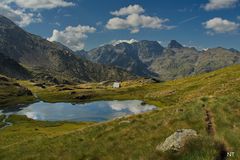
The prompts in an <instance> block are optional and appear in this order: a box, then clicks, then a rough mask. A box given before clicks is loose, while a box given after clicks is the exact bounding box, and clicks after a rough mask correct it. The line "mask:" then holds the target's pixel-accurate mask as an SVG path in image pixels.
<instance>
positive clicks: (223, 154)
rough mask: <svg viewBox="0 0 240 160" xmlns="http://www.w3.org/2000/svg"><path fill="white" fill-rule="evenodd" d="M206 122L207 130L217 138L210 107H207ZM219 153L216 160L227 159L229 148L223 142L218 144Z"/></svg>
mask: <svg viewBox="0 0 240 160" xmlns="http://www.w3.org/2000/svg"><path fill="white" fill-rule="evenodd" d="M204 111H205V123H206V131H207V133H208V135H210V136H212V137H213V139H215V135H216V129H215V125H214V117H213V114H212V112H211V110H210V109H207V108H205V109H204ZM217 149H218V154H217V156H216V157H215V159H214V160H227V153H228V149H227V147H226V145H225V144H224V143H223V142H222V143H221V144H218V148H217Z"/></svg>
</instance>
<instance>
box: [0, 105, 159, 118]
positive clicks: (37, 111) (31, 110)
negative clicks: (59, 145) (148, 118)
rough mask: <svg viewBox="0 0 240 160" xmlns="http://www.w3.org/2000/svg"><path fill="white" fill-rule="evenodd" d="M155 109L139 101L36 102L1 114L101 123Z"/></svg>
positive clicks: (2, 111) (5, 110) (4, 110)
mask: <svg viewBox="0 0 240 160" xmlns="http://www.w3.org/2000/svg"><path fill="white" fill-rule="evenodd" d="M154 109H156V107H155V106H153V105H148V104H144V103H142V101H139V100H127V101H117V100H115V101H95V102H90V103H84V104H72V103H47V102H36V103H33V104H31V105H28V106H25V107H23V106H22V107H16V108H11V109H10V110H9V108H8V109H3V110H0V114H5V115H11V114H16V115H26V116H27V117H28V118H31V119H34V120H42V121H73V122H80V121H86V122H88V121H95V122H101V121H106V120H111V119H114V118H118V117H122V116H126V115H132V114H139V113H142V112H147V111H151V110H154Z"/></svg>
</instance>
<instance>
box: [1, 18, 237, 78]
mask: <svg viewBox="0 0 240 160" xmlns="http://www.w3.org/2000/svg"><path fill="white" fill-rule="evenodd" d="M0 57H1V59H0V74H3V75H6V76H9V77H13V78H20V79H36V80H43V81H50V82H54V83H61V82H100V81H106V80H111V81H121V80H127V79H132V78H136V76H142V77H154V78H158V79H160V80H170V79H176V78H180V77H185V76H189V75H194V74H198V73H202V72H210V71H213V70H217V69H219V68H223V67H226V66H229V65H232V64H238V63H240V53H239V51H237V50H236V49H233V48H231V49H225V48H221V47H218V48H212V49H208V50H205V51H199V50H197V49H196V48H193V47H184V46H183V45H181V44H180V43H179V42H177V41H176V40H172V41H171V42H170V43H169V44H168V46H167V47H163V46H162V45H161V44H159V43H158V42H157V41H148V40H142V41H137V42H133V43H131V44H130V43H126V42H122V43H116V44H107V45H104V46H100V47H98V48H95V49H92V50H90V51H84V50H82V51H77V52H73V51H72V50H71V49H69V48H67V47H66V46H64V45H62V44H61V43H59V42H49V41H48V40H46V39H43V38H41V37H39V36H37V35H33V34H31V33H28V32H26V31H24V30H23V29H22V28H20V27H18V26H17V25H16V24H14V23H13V22H12V21H11V20H9V19H7V18H6V17H4V16H0Z"/></svg>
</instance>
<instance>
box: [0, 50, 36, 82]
mask: <svg viewBox="0 0 240 160" xmlns="http://www.w3.org/2000/svg"><path fill="white" fill-rule="evenodd" d="M0 74H2V75H6V76H8V77H12V78H19V79H29V78H31V75H30V73H29V72H28V71H27V69H25V68H24V67H23V66H21V65H20V64H18V63H17V62H16V61H15V60H13V59H11V58H9V57H7V56H5V55H4V54H2V53H0Z"/></svg>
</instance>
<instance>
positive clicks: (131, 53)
mask: <svg viewBox="0 0 240 160" xmlns="http://www.w3.org/2000/svg"><path fill="white" fill-rule="evenodd" d="M75 54H77V55H79V56H81V57H84V58H86V59H88V60H90V61H92V62H95V63H101V64H106V65H113V66H117V67H120V68H123V69H126V70H127V71H129V72H132V73H134V74H136V75H139V76H147V77H148V76H151V77H152V76H153V77H157V78H159V79H160V80H171V79H176V78H180V77H185V76H189V75H194V74H198V73H203V72H210V71H213V70H217V69H220V68H223V67H226V66H229V65H233V64H238V63H240V52H239V51H237V50H235V49H225V48H221V47H218V48H212V49H207V50H202V51H199V50H197V49H196V48H194V47H184V46H183V45H181V44H180V43H179V42H177V41H176V40H172V41H171V42H170V43H169V44H168V46H167V47H163V46H161V44H159V43H158V42H157V41H147V40H143V41H139V42H133V43H131V44H129V43H126V42H123V43H120V44H116V45H114V44H107V45H104V46H101V47H98V48H95V49H93V50H90V51H88V52H86V51H79V52H76V53H75Z"/></svg>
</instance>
